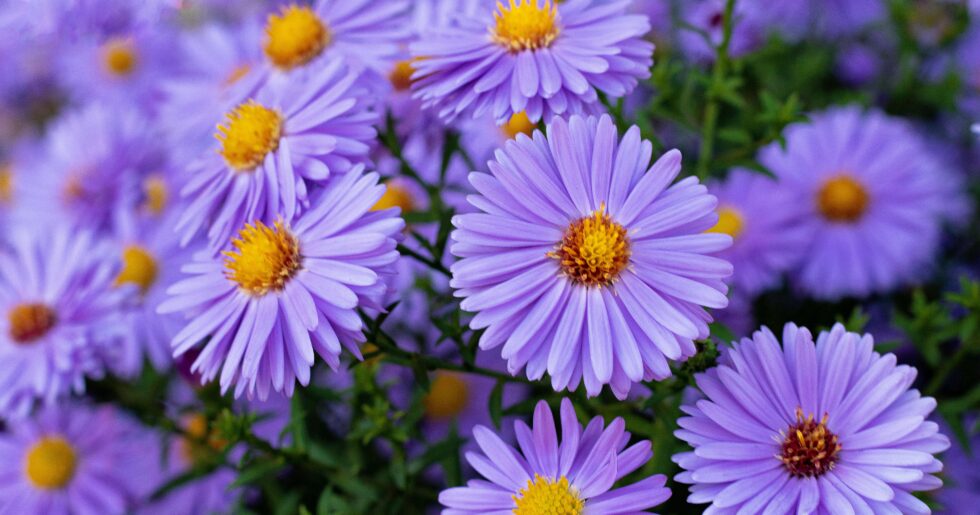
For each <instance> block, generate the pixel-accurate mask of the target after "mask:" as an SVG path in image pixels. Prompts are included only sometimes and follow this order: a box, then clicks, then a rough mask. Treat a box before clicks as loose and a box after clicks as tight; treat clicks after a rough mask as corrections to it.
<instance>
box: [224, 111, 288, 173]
mask: <svg viewBox="0 0 980 515" xmlns="http://www.w3.org/2000/svg"><path fill="white" fill-rule="evenodd" d="M281 136H282V115H280V114H279V112H278V111H276V110H274V109H269V108H267V107H264V106H262V105H260V104H259V103H258V102H256V101H254V100H249V101H248V102H245V103H243V104H240V105H239V106H238V107H236V108H235V109H233V110H232V111H231V112H230V113H228V114H226V115H225V123H224V125H218V133H217V134H215V135H214V137H215V138H218V141H220V142H221V151H220V153H221V155H222V157H224V158H225V162H227V163H228V166H230V167H232V168H234V169H235V170H238V171H246V170H252V169H254V168H255V167H256V166H259V165H260V164H262V161H264V160H265V156H266V155H268V154H269V153H270V152H275V151H276V149H278V148H279V138H280V137H281Z"/></svg>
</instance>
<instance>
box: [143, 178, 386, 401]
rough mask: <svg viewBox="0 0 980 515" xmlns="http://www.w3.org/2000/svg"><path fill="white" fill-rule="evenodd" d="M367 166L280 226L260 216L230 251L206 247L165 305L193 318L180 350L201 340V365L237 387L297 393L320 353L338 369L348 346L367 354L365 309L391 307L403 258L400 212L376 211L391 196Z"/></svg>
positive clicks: (262, 393)
mask: <svg viewBox="0 0 980 515" xmlns="http://www.w3.org/2000/svg"><path fill="white" fill-rule="evenodd" d="M362 171H363V168H362V167H361V166H357V167H355V168H354V169H353V170H352V171H351V173H349V174H347V175H344V176H340V177H338V178H336V179H335V180H333V181H331V182H330V183H329V184H328V185H326V186H325V187H324V189H323V190H322V192H321V193H320V197H319V198H318V199H317V201H316V202H314V203H313V204H312V207H311V209H310V210H308V211H307V212H306V213H304V214H302V215H299V216H298V217H295V218H286V217H283V218H282V219H281V220H279V221H276V222H275V223H274V224H271V225H268V226H267V225H265V224H264V223H262V222H261V221H254V222H251V223H249V224H247V225H244V227H242V228H241V229H240V231H239V233H238V237H237V238H235V239H234V240H232V241H229V242H225V244H224V245H223V246H222V247H223V249H224V252H223V255H224V258H223V259H222V258H220V257H216V256H212V255H211V254H210V253H201V254H199V255H198V257H197V258H196V259H195V261H194V262H193V263H192V264H190V265H188V266H186V267H185V268H184V270H185V271H186V272H187V273H189V274H191V275H192V277H190V278H188V279H185V280H182V281H180V282H178V283H177V284H175V285H174V286H172V287H170V289H168V293H169V294H170V295H171V296H172V297H171V298H170V299H169V300H167V301H165V302H164V303H163V304H162V305H161V306H160V308H159V312H160V313H171V312H175V311H183V312H184V313H185V314H187V315H188V316H189V317H191V320H190V321H189V323H188V324H187V325H186V326H185V327H184V329H183V330H181V332H180V333H179V334H177V336H175V337H174V340H173V344H172V345H173V352H174V356H175V357H180V356H181V355H183V354H184V353H186V352H187V351H189V350H191V349H193V348H195V347H199V346H202V344H201V341H202V339H204V338H205V337H209V338H208V340H207V342H206V343H204V344H203V346H202V349H201V352H200V354H199V355H198V356H197V359H195V361H194V364H193V366H192V369H191V371H192V372H199V373H200V374H201V376H202V381H211V380H213V379H214V378H215V377H217V375H218V372H219V371H220V372H221V379H220V382H221V388H222V391H227V390H228V388H229V387H230V386H231V385H232V384H233V383H234V384H236V388H235V395H236V396H238V395H241V394H242V393H243V392H246V391H247V392H248V395H249V397H250V398H251V397H252V396H253V395H254V394H255V393H256V392H257V393H258V396H259V398H260V399H265V398H266V397H267V396H268V393H269V390H270V389H272V390H274V391H276V392H285V393H286V395H291V394H292V392H293V388H294V387H295V383H296V381H299V383H300V384H302V385H304V386H305V385H307V384H309V380H310V369H311V368H312V366H313V361H314V356H315V354H319V355H320V356H321V357H322V358H323V359H324V360H325V361H326V362H327V363H328V364H329V365H330V366H331V368H333V369H336V368H337V367H338V366H339V365H340V353H341V347H346V348H347V349H348V350H350V351H351V352H352V353H353V354H354V355H355V356H357V357H360V351H359V350H358V346H357V344H358V343H359V342H361V341H363V334H362V332H361V329H362V326H363V324H362V321H361V318H360V317H359V316H358V313H357V308H367V309H373V310H378V311H383V307H382V305H381V300H382V298H383V297H384V294H385V280H386V277H385V276H386V275H389V274H391V273H393V265H394V263H395V261H396V260H397V258H398V252H397V251H396V250H395V244H396V243H395V238H396V237H397V236H398V235H399V233H400V231H401V229H402V227H404V222H403V221H402V219H401V218H398V217H397V216H396V213H397V210H395V209H388V210H384V211H370V212H369V210H370V209H371V207H372V206H373V205H374V204H375V203H376V202H377V201H378V199H380V198H381V196H382V195H383V194H384V187H383V186H380V185H378V184H377V181H378V175H377V174H375V173H369V174H363V173H362Z"/></svg>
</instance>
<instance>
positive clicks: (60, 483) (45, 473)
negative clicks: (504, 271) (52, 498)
mask: <svg viewBox="0 0 980 515" xmlns="http://www.w3.org/2000/svg"><path fill="white" fill-rule="evenodd" d="M77 465H78V456H77V455H76V454H75V449H74V448H73V447H72V446H71V444H70V443H68V441H67V440H65V439H64V438H62V437H60V436H46V437H44V438H41V439H40V440H38V442H37V443H35V444H34V446H32V447H31V448H30V450H29V451H27V459H26V463H25V467H24V468H25V472H26V473H27V479H29V480H30V482H31V484H33V485H34V486H36V487H38V488H41V489H44V490H57V489H60V488H64V487H65V486H66V485H67V484H68V483H69V482H70V481H71V478H72V477H73V476H74V475H75V467H76V466H77Z"/></svg>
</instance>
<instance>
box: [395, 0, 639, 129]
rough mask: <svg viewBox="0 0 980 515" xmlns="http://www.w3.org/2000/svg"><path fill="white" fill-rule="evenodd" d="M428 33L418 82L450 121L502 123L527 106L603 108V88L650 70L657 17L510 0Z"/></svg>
mask: <svg viewBox="0 0 980 515" xmlns="http://www.w3.org/2000/svg"><path fill="white" fill-rule="evenodd" d="M484 6H485V9H484V10H483V11H482V12H479V13H477V14H476V15H462V16H460V17H459V18H457V20H456V23H455V24H452V25H450V26H448V27H444V28H437V29H435V30H433V31H431V32H430V33H428V34H425V35H424V36H423V38H422V40H421V41H418V42H416V43H415V44H413V45H412V47H411V48H412V55H413V57H415V58H416V61H415V62H414V67H415V73H414V75H413V78H414V79H415V81H414V83H413V85H412V87H413V89H414V90H415V91H416V95H417V96H418V97H419V98H420V99H422V101H423V105H424V106H426V107H431V108H434V109H436V110H438V111H439V113H440V116H442V117H443V118H445V119H447V120H451V119H453V118H455V117H457V116H459V115H466V116H473V117H483V116H489V117H492V118H493V119H494V120H496V121H497V123H498V124H500V123H504V122H506V121H507V120H508V119H509V118H510V117H511V116H512V115H513V114H515V113H518V112H521V111H526V112H527V115H528V116H529V117H530V118H531V120H532V121H535V122H536V121H538V120H541V119H544V121H549V120H550V119H551V117H552V116H554V115H560V114H569V115H570V114H582V113H586V112H591V111H595V110H597V109H598V100H599V96H598V92H602V93H603V94H605V95H606V96H608V97H610V98H619V97H622V96H625V95H626V94H627V93H629V92H630V91H632V90H633V88H634V87H636V85H637V83H638V81H639V80H640V79H644V78H647V77H649V76H650V67H651V66H652V64H653V44H652V43H650V42H648V41H645V40H644V39H642V38H643V36H644V35H645V34H646V33H647V32H648V31H649V30H650V22H649V20H648V19H647V18H646V16H643V15H635V14H627V13H626V7H627V4H626V2H616V3H609V2H598V1H594V0H579V1H575V2H561V3H560V2H553V1H552V0H510V1H509V3H505V2H497V4H496V7H493V6H492V3H491V2H486V3H485V4H484Z"/></svg>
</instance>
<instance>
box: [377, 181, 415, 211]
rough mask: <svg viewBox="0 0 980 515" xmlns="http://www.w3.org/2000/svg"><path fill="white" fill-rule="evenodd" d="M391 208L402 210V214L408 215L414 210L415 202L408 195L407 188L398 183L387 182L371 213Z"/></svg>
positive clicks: (409, 194) (410, 195)
mask: <svg viewBox="0 0 980 515" xmlns="http://www.w3.org/2000/svg"><path fill="white" fill-rule="evenodd" d="M392 207H400V208H402V213H403V214H404V213H410V212H412V211H413V210H414V209H415V201H414V200H413V199H412V194H411V193H409V191H408V188H406V187H405V186H403V185H401V184H398V183H394V182H389V183H387V184H385V193H384V195H382V196H381V198H380V199H378V201H377V202H376V203H375V204H374V206H373V207H371V211H381V210H384V209H388V208H392Z"/></svg>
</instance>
